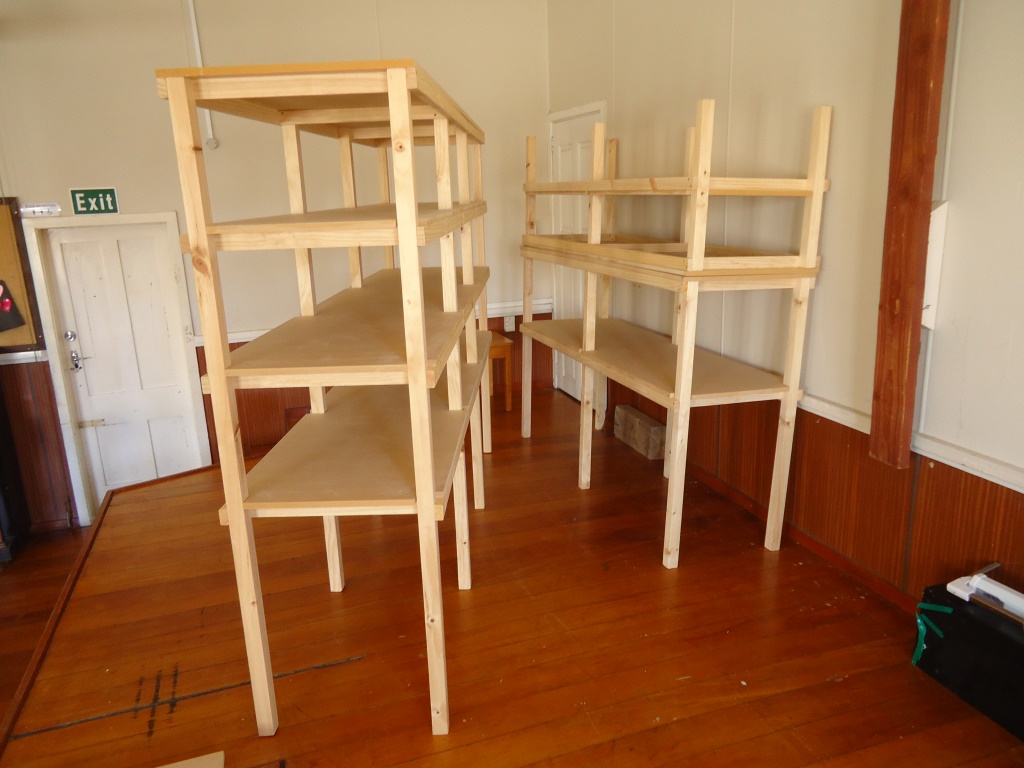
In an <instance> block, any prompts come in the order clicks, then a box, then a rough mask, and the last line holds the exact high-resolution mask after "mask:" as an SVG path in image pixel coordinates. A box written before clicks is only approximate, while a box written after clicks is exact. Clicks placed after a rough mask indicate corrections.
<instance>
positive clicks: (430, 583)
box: [417, 509, 448, 736]
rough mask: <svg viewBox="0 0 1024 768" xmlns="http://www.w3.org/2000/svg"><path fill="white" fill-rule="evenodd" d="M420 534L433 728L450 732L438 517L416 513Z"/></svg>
mask: <svg viewBox="0 0 1024 768" xmlns="http://www.w3.org/2000/svg"><path fill="white" fill-rule="evenodd" d="M417 520H418V525H419V535H420V573H421V576H422V578H423V619H424V626H425V628H426V635H427V677H428V680H429V685H430V729H431V731H432V732H433V733H434V735H435V736H441V735H444V734H446V733H448V669H447V660H446V659H445V651H444V606H443V604H442V602H441V553H440V551H439V549H438V545H437V520H435V519H434V515H433V509H431V511H430V514H429V515H428V514H424V513H423V512H422V511H421V512H419V513H418V514H417Z"/></svg>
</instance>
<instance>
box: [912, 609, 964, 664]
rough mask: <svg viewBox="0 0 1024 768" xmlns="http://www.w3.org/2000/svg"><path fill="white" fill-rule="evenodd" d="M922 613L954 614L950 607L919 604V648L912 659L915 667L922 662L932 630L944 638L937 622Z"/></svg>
mask: <svg viewBox="0 0 1024 768" xmlns="http://www.w3.org/2000/svg"><path fill="white" fill-rule="evenodd" d="M921 611H937V612H939V613H952V612H953V609H952V608H950V607H949V606H948V605H935V604H934V603H918V604H917V648H915V649H914V656H913V657H912V658H911V659H910V663H911V664H913V665H914V666H915V667H916V666H917V662H919V661H920V660H921V654H923V653H924V649H925V642H924V639H925V636H926V635H927V634H928V630H929V629H930V630H931V631H932V632H934V633H935V634H936V635H938V636H939V637H944V635H943V634H942V630H941V629H939V628H938V627H937V626H935V622H934V621H932V620H931V619H929V618H928V616H927V615H926V614H924V613H921Z"/></svg>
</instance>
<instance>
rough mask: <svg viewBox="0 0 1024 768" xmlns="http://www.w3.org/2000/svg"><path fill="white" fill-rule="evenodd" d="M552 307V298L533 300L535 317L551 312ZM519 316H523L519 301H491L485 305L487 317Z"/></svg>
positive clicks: (521, 303) (521, 305)
mask: <svg viewBox="0 0 1024 768" xmlns="http://www.w3.org/2000/svg"><path fill="white" fill-rule="evenodd" d="M554 305H555V300H554V299H552V298H547V299H534V300H533V313H534V314H535V315H543V314H546V313H548V312H553V311H554ZM521 314H523V302H521V301H492V302H488V304H487V316H488V317H509V316H510V315H521Z"/></svg>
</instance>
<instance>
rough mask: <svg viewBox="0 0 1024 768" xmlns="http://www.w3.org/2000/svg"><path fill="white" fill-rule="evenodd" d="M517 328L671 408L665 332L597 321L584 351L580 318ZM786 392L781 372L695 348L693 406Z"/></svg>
mask: <svg viewBox="0 0 1024 768" xmlns="http://www.w3.org/2000/svg"><path fill="white" fill-rule="evenodd" d="M520 330H521V331H522V332H523V334H524V335H526V336H529V337H530V338H532V339H533V340H535V341H539V342H541V343H542V344H545V345H547V346H549V347H551V348H552V349H555V350H557V351H559V352H561V353H563V354H567V355H569V356H570V357H572V358H574V359H577V360H579V361H580V362H581V363H583V364H584V365H587V366H589V367H590V368H592V369H593V370H595V371H597V372H598V373H600V374H602V375H604V376H607V377H608V378H609V379H612V380H613V381H617V382H619V383H620V384H622V385H623V386H626V387H628V388H630V389H632V390H633V391H634V392H637V393H639V394H641V395H643V396H644V397H646V398H649V399H650V400H653V401H654V402H656V403H658V404H659V405H662V406H665V407H666V408H672V407H674V406H675V405H676V403H677V395H676V380H675V379H676V377H675V370H676V359H677V357H678V352H679V349H678V347H677V346H676V345H675V344H673V343H672V340H671V339H670V338H669V337H668V336H666V335H664V334H661V333H657V332H656V331H652V330H649V329H647V328H643V327H641V326H639V325H634V324H633V323H628V322H625V321H623V320H614V319H600V320H598V321H597V332H596V337H597V340H596V342H595V346H594V349H593V351H590V352H585V351H584V350H583V320H582V319H578V320H534V321H533V322H530V323H523V324H522V325H521V326H520ZM787 391H788V388H787V387H786V385H785V384H784V383H783V381H782V376H781V375H780V374H777V373H772V372H771V371H765V370H762V369H760V368H756V367H754V366H752V365H748V364H746V363H743V362H740V361H739V360H733V359H731V358H728V357H725V356H724V355H719V354H717V353H715V352H712V351H711V350H708V349H704V348H702V347H696V348H695V349H694V360H693V380H692V389H691V393H690V406H691V407H694V408H695V407H699V406H703V405H722V404H725V403H747V402H754V401H758V400H779V399H781V398H782V396H783V394H785V393H786V392H787Z"/></svg>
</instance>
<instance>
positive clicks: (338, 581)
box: [324, 515, 345, 592]
mask: <svg viewBox="0 0 1024 768" xmlns="http://www.w3.org/2000/svg"><path fill="white" fill-rule="evenodd" d="M324 541H325V542H326V544H327V577H328V580H329V581H330V584H331V592H341V590H343V589H344V588H345V565H344V563H343V562H342V559H341V521H340V520H339V519H338V518H337V517H334V516H333V515H330V516H326V517H324Z"/></svg>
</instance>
